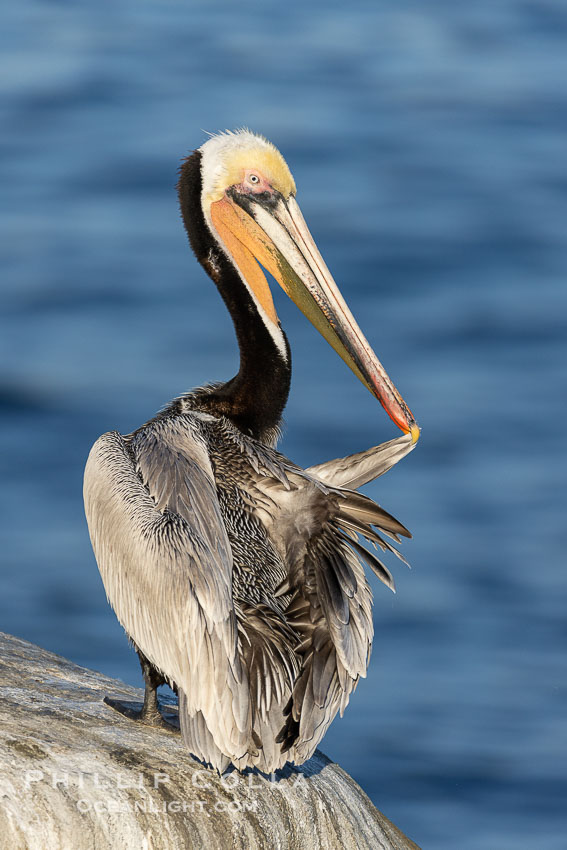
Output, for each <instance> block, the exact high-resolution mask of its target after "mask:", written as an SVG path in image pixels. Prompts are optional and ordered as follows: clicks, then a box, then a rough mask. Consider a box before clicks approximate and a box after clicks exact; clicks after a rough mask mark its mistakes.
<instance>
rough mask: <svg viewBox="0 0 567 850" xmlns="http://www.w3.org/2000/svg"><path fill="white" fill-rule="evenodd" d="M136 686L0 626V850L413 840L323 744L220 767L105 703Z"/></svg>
mask: <svg viewBox="0 0 567 850" xmlns="http://www.w3.org/2000/svg"><path fill="white" fill-rule="evenodd" d="M105 695H111V696H114V697H118V698H122V699H125V700H127V701H132V702H138V703H141V700H142V692H141V691H139V690H137V689H136V688H131V687H129V686H128V685H125V684H124V683H123V682H120V681H118V680H115V679H109V678H107V677H106V676H103V675H101V674H100V673H96V672H94V671H93V670H87V669H85V668H83V667H78V666H77V665H75V664H72V663H71V662H70V661H67V660H66V659H64V658H61V657H60V656H58V655H54V654H52V653H50V652H46V651H45V650H43V649H40V648H39V647H37V646H34V645H33V644H30V643H27V642H26V641H22V640H19V639H18V638H14V637H11V636H9V635H3V634H2V633H0V848H2V850H87V848H88V850H106V848H113V850H123V848H124V850H126V848H128V850H129V849H130V848H132V850H162V848H163V850H165V848H167V850H176V848H206V850H217V848H218V850H227V848H234V849H235V850H240V848H242V850H255V848H270V850H271V848H281V850H288V848H289V850H295V848H302V850H322V848H324V850H331V848H333V850H334V848H340V850H343V848H356V850H365V848H368V850H370V848H371V849H372V850H410V848H413V850H419V848H417V845H416V844H414V843H413V842H412V841H410V840H409V839H408V838H406V837H405V836H404V835H403V834H402V833H401V832H400V831H399V830H398V829H397V828H396V827H395V826H394V825H393V824H392V823H391V822H390V821H389V820H388V819H387V818H385V817H384V815H382V814H381V813H380V812H379V811H378V810H377V809H376V808H375V807H374V806H373V805H372V803H371V802H370V800H369V799H368V797H367V796H366V795H365V794H364V792H363V791H362V790H361V789H360V788H359V786H358V785H357V784H356V783H355V782H354V781H353V780H352V779H351V778H350V777H349V776H348V775H347V774H346V773H345V772H344V771H343V770H341V768H340V767H339V766H338V765H336V764H333V763H332V762H330V761H329V759H327V758H326V756H324V755H323V754H322V753H320V752H317V753H316V754H315V756H314V757H313V758H312V759H311V760H310V761H309V762H307V763H306V764H304V765H302V766H301V767H291V768H290V767H288V768H286V769H285V770H284V771H280V772H278V775H277V776H276V777H273V778H272V779H270V778H266V777H263V776H259V775H257V774H251V775H249V776H245V775H240V774H238V773H234V772H233V773H229V774H227V775H225V776H224V777H222V778H221V777H219V776H218V775H217V774H216V773H213V772H212V771H210V770H207V769H206V768H204V767H203V766H202V765H201V764H199V763H198V762H196V761H195V760H194V759H193V758H192V757H191V756H190V754H189V753H188V752H187V751H186V750H185V748H184V747H183V744H182V742H181V739H180V736H179V735H178V734H176V733H175V732H168V731H167V730H164V731H158V730H155V729H151V728H148V727H145V726H141V725H139V724H137V723H134V722H132V721H130V720H128V719H126V718H125V717H122V716H121V715H120V714H118V713H116V712H115V711H113V710H112V709H111V708H109V707H108V706H106V705H105V704H104V703H103V702H102V698H103V696H105Z"/></svg>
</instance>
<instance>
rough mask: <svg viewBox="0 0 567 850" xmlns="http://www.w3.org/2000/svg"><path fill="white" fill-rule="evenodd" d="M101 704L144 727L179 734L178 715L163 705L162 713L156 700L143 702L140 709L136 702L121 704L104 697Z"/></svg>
mask: <svg viewBox="0 0 567 850" xmlns="http://www.w3.org/2000/svg"><path fill="white" fill-rule="evenodd" d="M103 702H104V703H106V705H108V706H110V708H113V709H114V710H115V711H118V712H119V713H120V714H123V715H124V717H127V718H128V719H129V720H138V721H139V722H140V723H143V724H144V725H145V726H153V727H154V728H158V729H165V730H166V731H168V732H179V715H178V713H177V712H176V711H173V710H172V708H173V706H171V707H170V706H167V705H165V706H164V712H163V713H162V712H161V711H160V709H159V707H158V704H157V700H149V701H148V700H145V701H144V704H143V706H142V708H139V705H140V703H138V702H125V701H124V702H123V701H121V700H117V699H113V698H112V697H104V699H103ZM168 709H169V711H168Z"/></svg>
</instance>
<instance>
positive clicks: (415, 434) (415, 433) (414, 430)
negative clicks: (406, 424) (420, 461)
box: [409, 422, 421, 446]
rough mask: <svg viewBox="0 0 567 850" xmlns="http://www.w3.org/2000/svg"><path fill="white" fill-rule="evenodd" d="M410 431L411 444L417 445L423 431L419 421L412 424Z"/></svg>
mask: <svg viewBox="0 0 567 850" xmlns="http://www.w3.org/2000/svg"><path fill="white" fill-rule="evenodd" d="M409 433H410V435H411V444H412V446H415V444H416V443H417V441H418V440H419V437H420V435H421V431H420V429H419V425H418V424H417V422H414V423H413V424H412V425H410V429H409Z"/></svg>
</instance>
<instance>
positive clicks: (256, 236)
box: [211, 195, 419, 443]
mask: <svg viewBox="0 0 567 850" xmlns="http://www.w3.org/2000/svg"><path fill="white" fill-rule="evenodd" d="M211 213H212V218H213V222H214V223H215V226H216V227H217V229H218V230H219V231H220V233H221V236H223V238H225V241H226V237H227V236H229V237H230V240H231V242H232V244H231V249H233V250H234V253H238V252H239V253H240V255H242V251H243V250H244V251H245V252H246V253H248V252H251V254H253V255H254V257H255V258H256V259H257V260H258V262H260V263H261V264H262V265H263V266H264V268H265V269H266V270H267V271H268V272H269V273H270V274H271V275H272V276H273V277H274V278H275V279H276V280H277V281H278V283H279V284H280V286H281V287H282V288H283V289H284V291H285V292H286V293H287V294H288V295H289V297H290V298H291V299H292V301H294V303H295V304H296V305H297V306H298V307H299V309H300V310H301V311H302V313H304V314H305V316H307V318H308V319H309V321H310V322H311V323H312V324H313V325H314V326H315V327H316V328H317V330H318V331H319V333H320V334H322V336H324V337H325V339H326V340H327V342H328V343H329V345H331V346H332V347H333V348H334V349H335V351H336V352H337V354H338V355H339V356H340V357H341V358H342V359H343V360H344V361H345V363H346V364H347V366H349V368H350V369H351V370H352V371H353V372H354V374H355V375H356V376H357V378H359V380H360V381H362V383H363V384H364V385H365V386H366V387H368V389H369V390H370V392H371V393H372V394H373V395H374V396H376V398H377V399H378V401H379V402H380V404H381V405H382V407H383V408H384V410H385V411H386V413H387V414H388V416H389V417H390V418H391V419H392V420H393V421H394V422H395V423H396V425H397V426H398V427H399V428H400V429H401V430H402V431H403V432H404V433H409V434H411V437H412V442H413V443H415V442H417V440H418V439H419V427H418V425H417V423H416V421H415V419H414V416H413V414H412V412H411V411H410V409H409V408H408V406H407V404H406V403H405V401H404V400H403V398H402V397H401V395H400V394H399V392H398V390H397V389H396V387H395V386H394V384H393V383H392V381H391V380H390V378H389V377H388V375H387V373H386V370H385V369H384V367H383V366H382V364H381V363H380V361H379V360H378V358H377V357H376V355H375V354H374V352H373V351H372V348H371V347H370V345H369V343H368V342H367V340H366V339H365V337H364V335H363V333H362V331H361V330H360V328H359V327H358V325H357V323H356V321H355V319H354V316H353V315H352V313H351V312H350V310H349V308H348V306H347V304H346V302H345V300H344V298H343V297H342V295H341V293H340V292H339V289H338V287H337V285H336V283H335V281H334V280H333V278H332V275H331V273H330V271H329V269H328V268H327V266H326V265H325V262H324V260H323V258H322V257H321V254H320V253H319V250H318V249H317V246H316V245H315V242H314V241H313V237H312V236H311V234H310V232H309V229H308V227H307V225H306V223H305V220H304V218H303V216H302V214H301V210H300V209H299V206H298V204H297V201H296V200H295V198H294V197H293V196H291V197H290V198H289V199H288V200H285V199H284V198H283V197H281V196H280V198H279V200H278V201H277V202H276V203H275V204H274V203H273V202H272V203H269V204H267V203H262V201H261V200H260V199H258V200H257V201H256V200H253V199H250V198H249V196H248V197H247V198H246V209H245V208H244V206H243V205H240V204H239V203H236V200H233V199H232V198H230V197H228V196H227V195H225V197H224V198H223V199H222V200H220V201H217V202H215V203H213V204H212V205H211ZM235 240H236V242H235ZM237 243H238V249H235V248H234V246H235V245H236V244H237ZM250 259H252V258H251V257H250ZM252 262H253V261H252ZM239 265H241V270H242V271H243V272H245V274H246V272H247V271H250V274H249V275H248V274H246V277H247V279H248V280H249V282H250V283H251V285H252V286H253V288H254V289H255V291H256V293H257V295H258V296H259V298H260V301H261V302H264V303H265V302H266V292H265V290H264V289H263V287H262V285H261V284H260V285H258V284H257V283H256V281H257V272H259V271H260V270H259V269H257V267H256V269H257V272H254V271H253V270H252V269H251V268H250V264H248V268H247V269H246V270H245V269H244V268H242V262H239ZM253 265H254V266H255V265H256V264H255V263H253ZM262 278H263V275H262ZM255 283H256V285H255ZM264 283H265V278H264ZM266 286H267V284H266ZM270 303H271V299H270ZM272 311H273V306H272ZM268 312H269V310H268Z"/></svg>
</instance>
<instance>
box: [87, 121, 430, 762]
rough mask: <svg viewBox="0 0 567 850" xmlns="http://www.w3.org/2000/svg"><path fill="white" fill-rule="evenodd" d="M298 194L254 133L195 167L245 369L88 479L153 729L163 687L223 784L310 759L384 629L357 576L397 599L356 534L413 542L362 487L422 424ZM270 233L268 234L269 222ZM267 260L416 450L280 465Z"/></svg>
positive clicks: (90, 517)
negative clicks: (320, 246)
mask: <svg viewBox="0 0 567 850" xmlns="http://www.w3.org/2000/svg"><path fill="white" fill-rule="evenodd" d="M227 181H228V182H227ZM235 181H236V182H235ZM294 195H295V184H294V182H293V178H292V177H291V174H290V173H289V169H288V168H287V165H286V164H285V161H284V160H283V158H282V157H281V154H279V152H278V151H277V150H276V149H275V148H274V147H273V146H272V145H271V144H270V143H269V142H267V141H266V140H264V139H262V138H261V137H258V136H254V135H253V134H251V133H249V132H248V131H242V132H240V133H235V134H228V135H223V136H220V137H215V138H213V139H211V140H210V141H209V142H207V143H205V145H203V146H202V148H201V149H199V150H198V151H196V152H195V153H194V154H193V155H192V156H191V157H189V158H188V160H187V161H186V162H185V164H184V166H183V167H182V171H181V177H180V183H179V196H180V202H181V210H182V214H183V218H184V222H185V226H186V229H187V232H188V235H189V238H190V241H191V244H192V246H193V249H194V251H195V253H196V255H197V258H198V259H199V261H200V262H201V264H202V265H203V266H204V268H205V269H206V271H207V272H208V274H209V275H210V276H211V277H212V279H213V280H214V281H215V283H216V284H217V286H218V288H219V291H220V292H221V295H222V297H223V299H224V301H225V303H226V305H227V307H228V309H229V310H230V312H231V315H232V317H233V320H234V324H235V329H236V333H237V338H238V342H239V346H240V352H241V363H240V370H239V372H238V374H237V375H236V377H235V378H233V379H232V380H231V381H229V382H227V383H226V384H213V385H210V386H208V387H204V388H200V389H197V390H195V391H193V392H192V393H186V394H184V395H182V396H180V397H179V398H177V399H175V400H174V401H173V402H171V403H170V404H169V405H168V406H167V407H166V408H165V409H164V410H163V411H161V412H160V413H159V414H157V416H155V417H154V418H153V419H151V420H150V421H149V422H147V423H146V424H145V425H143V426H142V427H141V428H139V429H138V430H137V431H135V432H134V433H132V434H129V435H126V436H122V435H120V434H119V433H117V432H115V431H114V432H110V433H108V434H104V435H103V436H102V437H100V438H99V440H97V442H96V443H95V445H94V446H93V448H92V450H91V452H90V455H89V459H88V461H87V466H86V470H85V485H84V495H85V510H86V515H87V521H88V525H89V531H90V535H91V540H92V545H93V549H94V552H95V555H96V558H97V562H98V566H99V570H100V573H101V577H102V580H103V583H104V586H105V589H106V593H107V596H108V599H109V601H110V603H111V605H112V606H113V608H114V610H115V612H116V615H117V617H118V619H119V620H120V622H121V623H122V625H123V626H124V628H125V630H126V632H127V634H128V636H129V637H130V639H131V640H132V641H133V643H134V645H135V646H136V648H137V650H138V652H139V654H140V658H141V660H142V664H143V670H144V675H145V678H146V700H145V702H144V710H143V712H142V717H143V718H144V719H146V722H149V720H148V716H149V713H148V712H147V711H146V702H147V701H148V699H149V698H150V697H152V694H153V697H154V699H155V689H156V683H157V684H159V683H160V682H161V681H164V680H165V681H168V682H169V683H170V684H171V685H172V686H173V687H175V688H176V690H177V691H178V694H179V716H180V725H181V731H182V734H183V737H184V740H185V742H186V744H187V747H188V748H189V750H190V751H191V752H192V753H193V754H194V755H195V756H196V757H197V758H199V759H201V760H203V761H204V762H206V763H207V764H210V765H212V766H213V767H215V768H216V769H217V770H219V771H223V770H225V769H226V768H227V767H228V766H229V765H230V764H233V765H235V767H236V768H238V769H240V770H242V769H244V768H246V767H257V768H259V769H260V770H262V771H267V772H271V771H273V770H275V769H277V768H279V767H282V766H283V765H284V764H285V762H286V761H288V760H292V761H294V762H296V763H301V762H303V761H304V760H305V759H307V758H309V757H310V755H311V754H312V753H313V752H314V750H315V748H316V747H317V745H318V743H319V741H320V740H321V738H322V737H323V735H324V734H325V731H326V729H327V728H328V726H329V724H330V723H331V721H332V719H333V718H334V716H335V715H336V713H337V712H338V711H340V712H341V714H342V711H343V710H344V708H345V706H346V704H347V702H348V699H349V696H350V694H351V693H352V691H353V690H354V688H355V687H356V685H357V683H358V680H359V678H360V677H364V676H365V675H366V669H367V666H368V660H369V657H370V650H371V646H372V637H373V627H372V611H371V605H372V600H371V592H370V589H369V585H368V582H367V580H366V577H365V574H364V568H363V562H364V563H366V564H367V565H369V566H370V567H371V569H372V570H373V571H374V572H375V573H376V574H377V575H378V577H379V578H380V579H381V580H382V581H384V582H385V583H386V584H387V585H388V586H389V587H391V588H392V589H393V579H392V576H391V574H390V572H389V570H388V569H387V568H386V567H385V566H384V565H383V564H382V563H381V561H379V560H378V558H377V557H376V556H375V555H374V554H373V553H371V552H370V551H369V550H367V549H366V548H365V547H364V546H363V545H362V544H361V543H360V541H359V535H362V537H364V538H366V540H367V541H368V542H369V543H371V544H373V545H374V546H379V547H380V549H381V550H382V551H386V552H394V553H395V554H398V552H397V550H396V549H395V548H394V547H392V546H391V545H390V543H388V542H387V541H386V540H384V539H383V537H381V536H380V535H381V533H383V534H385V535H388V536H390V537H393V538H394V539H395V540H398V541H399V540H400V535H402V536H410V535H409V532H408V531H407V529H406V528H405V527H404V526H403V525H402V524H401V523H399V522H398V521H397V520H396V519H394V517H392V516H391V515H390V514H388V513H387V512H386V511H385V510H384V509H383V508H381V507H379V506H378V505H377V504H376V503H374V502H373V501H372V500H370V499H369V498H368V497H366V496H364V495H362V494H360V493H358V492H356V488H357V487H359V486H362V484H364V483H367V482H368V481H370V480H372V479H374V478H376V477H377V476H379V475H382V474H383V473H384V472H386V471H387V470H388V469H389V468H391V466H393V465H394V464H395V463H397V462H398V461H399V460H400V459H401V458H402V457H403V456H404V455H405V454H407V453H408V452H409V451H411V450H412V449H413V447H414V445H415V442H416V439H417V437H416V434H417V433H418V432H417V431H416V429H417V426H416V425H415V420H414V419H413V417H412V416H411V414H410V412H409V410H408V408H407V406H406V405H405V402H403V400H402V399H401V396H399V394H398V393H397V390H396V389H395V387H394V386H393V384H391V382H390V381H389V379H388V377H387V375H386V374H385V372H384V370H383V367H382V366H381V364H380V363H379V361H377V359H376V358H375V355H374V354H373V353H372V351H371V349H370V347H369V346H368V343H366V341H365V340H364V338H363V337H362V335H361V333H360V331H359V330H358V327H357V326H356V323H354V319H352V316H351V315H350V313H348V308H346V305H344V307H343V304H344V302H341V300H339V296H340V294H339V296H337V295H336V292H338V290H336V292H335V289H334V287H336V285H335V284H334V282H333V281H332V278H330V275H329V273H328V270H326V267H325V266H324V263H323V261H322V259H321V258H320V255H318V253H315V252H316V248H314V243H312V241H310V236H309V233H308V231H307V230H306V226H305V223H304V222H303V219H302V218H301V217H300V213H298V209H299V208H298V207H297V205H296V204H295V200H294ZM257 208H259V209H260V210H261V215H260V214H259V213H258V209H257ZM219 210H220V212H219ZM270 215H272V216H273V218H274V221H275V222H276V224H274V229H273V231H272V230H271V229H270V228H271V225H270V226H268V225H265V226H264V225H262V226H260V225H259V224H258V222H263V221H264V219H265V217H266V216H270ZM282 222H283V223H284V224H282ZM284 225H285V228H287V229H286V235H285V238H284V237H282V236H281V234H280V232H279V230H278V228H280V230H281V229H282V228H283V227H284ZM219 228H220V230H219ZM223 228H226V231H225V230H224V229H223ZM247 234H248V235H247ZM250 234H251V235H250ZM242 239H243V240H245V241H244V242H241V241H239V240H242ZM237 242H239V245H240V246H241V247H238V246H237V245H236V243H237ZM270 246H272V247H270ZM278 246H280V247H281V246H283V247H281V252H283V253H280V247H278ZM246 252H248V254H249V255H250V256H248V254H247V253H246ZM299 254H301V256H299ZM268 255H269V256H268ZM258 256H259V258H260V260H261V262H262V263H263V264H264V265H265V266H266V267H268V264H269V263H271V264H273V268H274V270H275V273H276V275H275V276H276V279H277V280H278V282H280V283H281V285H282V286H284V289H286V292H288V294H290V297H293V298H294V300H297V303H298V305H299V306H300V308H301V309H302V310H304V312H306V314H307V315H308V316H309V318H310V319H311V320H312V321H313V323H314V324H315V326H316V327H317V328H318V329H319V330H321V332H322V333H324V335H325V336H326V338H328V339H329V341H330V343H331V344H332V345H333V347H335V348H336V350H337V351H338V353H339V354H340V355H341V357H343V359H344V360H345V361H346V362H347V364H348V365H349V366H350V367H351V368H352V369H353V371H355V374H357V377H359V378H360V379H361V380H363V382H364V383H365V384H366V385H367V386H368V387H369V388H370V389H371V390H372V392H374V394H375V395H376V396H377V398H379V400H380V401H381V403H382V404H383V406H384V407H385V409H386V410H387V412H388V413H389V414H390V416H391V417H392V418H393V419H394V420H395V421H396V422H398V424H400V423H401V424H400V427H404V430H406V431H407V433H406V434H405V435H404V436H402V437H399V438H398V439H397V440H391V441H389V442H388V443H386V444H384V445H382V446H377V447H375V448H372V449H369V450H367V451H365V452H360V453H358V454H355V455H351V456H350V457H347V458H341V459H337V460H332V461H329V462H327V463H324V464H319V465H318V466H314V467H311V468H310V469H308V470H303V469H301V468H300V467H298V466H297V465H296V464H294V463H293V462H292V461H290V460H289V459H287V458H286V457H285V456H283V455H282V454H280V453H279V452H278V451H277V450H276V449H275V440H276V438H277V435H278V433H279V424H280V418H281V413H282V410H283V408H284V406H285V402H286V399H287V394H288V390H289V381H290V375H291V366H290V356H289V346H288V343H287V339H286V337H285V334H284V333H283V331H282V330H281V327H280V325H279V322H278V321H277V317H276V318H275V320H274V318H273V317H274V316H275V311H273V314H272V309H273V304H271V296H270V295H269V288H268V289H266V288H264V283H262V280H261V279H260V278H263V273H262V272H261V270H260V268H259V267H256V269H255V270H254V271H252V265H251V263H254V264H255V262H256V261H255V259H254V257H258ZM313 269H315V271H313ZM277 275H279V277H278V276H277ZM264 281H265V279H264ZM300 284H301V285H303V286H304V289H305V293H310V294H305V293H303V294H301V287H300ZM319 284H320V288H319V289H318V288H317V286H318V285H319ZM266 287H267V283H266ZM324 298H326V299H328V302H327V301H324ZM310 299H311V300H310ZM318 299H319V300H320V303H319V300H318ZM327 303H328V304H330V305H331V306H330V307H328V310H329V311H331V312H333V316H334V318H333V321H332V322H331V324H330V330H329V329H322V328H323V324H322V322H323V320H322V319H321V315H325V310H326V309H327V307H325V304H327ZM321 305H323V306H321ZM337 317H338V318H337ZM341 317H346V319H344V322H345V326H346V325H348V329H347V330H348V332H347V331H345V332H344V334H343V332H342V330H341V327H342V325H341V322H340V321H339V320H341V321H342V318H341ZM349 317H350V318H349ZM351 320H352V321H351ZM353 328H354V330H353ZM369 352H370V353H369ZM370 355H372V357H371V356H370ZM372 358H374V359H372ZM144 664H145V666H144ZM147 670H150V671H151V672H152V677H149V676H148V675H147ZM154 719H155V712H154Z"/></svg>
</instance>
